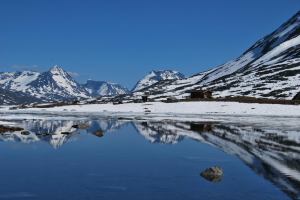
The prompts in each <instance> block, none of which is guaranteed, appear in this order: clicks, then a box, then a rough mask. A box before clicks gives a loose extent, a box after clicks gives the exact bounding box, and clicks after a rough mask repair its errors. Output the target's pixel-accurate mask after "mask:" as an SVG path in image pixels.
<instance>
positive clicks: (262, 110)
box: [0, 101, 300, 117]
mask: <svg viewBox="0 0 300 200" xmlns="http://www.w3.org/2000/svg"><path fill="white" fill-rule="evenodd" d="M0 113H6V114H9V113H11V114H60V115H82V114H91V115H102V116H111V115H112V116H118V115H120V116H155V115H158V116H161V115H162V116H176V115H184V116H194V117H196V116H201V115H202V116H216V115H217V116H236V117H238V116H269V117H272V116H274V117H300V105H282V104H259V103H239V102H219V101H218V102H213V101H207V102H204V101H199V102H177V103H163V102H147V103H124V104H118V105H114V104H111V103H108V104H85V105H66V106H59V107H51V108H26V109H17V110H9V107H5V108H2V109H0Z"/></svg>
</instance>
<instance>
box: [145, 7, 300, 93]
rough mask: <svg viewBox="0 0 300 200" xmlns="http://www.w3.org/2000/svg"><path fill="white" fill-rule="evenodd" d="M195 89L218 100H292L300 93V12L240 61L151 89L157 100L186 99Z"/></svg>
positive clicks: (159, 84) (239, 58)
mask: <svg viewBox="0 0 300 200" xmlns="http://www.w3.org/2000/svg"><path fill="white" fill-rule="evenodd" d="M195 88H208V89H211V90H212V91H213V93H214V96H220V97H225V96H242V95H244V96H252V97H264V98H279V99H292V98H293V97H294V96H295V95H296V94H297V93H298V92H299V91H300V12H298V13H297V14H296V15H295V16H293V17H292V18H291V19H290V20H288V21H287V22H286V23H284V24H283V25H282V26H280V27H279V28H278V29H277V30H276V31H274V32H273V33H271V34H270V35H267V36H266V37H264V38H262V39H261V40H259V41H258V42H256V43H255V44H254V45H253V46H252V47H251V48H249V49H248V50H247V51H246V52H245V53H243V54H242V55H241V56H240V57H238V58H237V59H234V60H232V61H229V62H227V63H225V64H223V65H221V66H218V67H216V68H214V69H212V70H209V71H207V72H203V73H199V74H196V75H194V76H192V77H189V78H187V79H182V80H176V81H172V82H166V83H165V82H160V83H157V84H155V87H149V88H147V90H148V91H152V94H155V95H154V96H153V98H161V97H165V96H176V97H178V98H184V97H185V96H187V95H188V91H189V90H191V89H195Z"/></svg>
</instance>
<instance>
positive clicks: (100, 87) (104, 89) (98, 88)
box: [83, 80, 129, 97]
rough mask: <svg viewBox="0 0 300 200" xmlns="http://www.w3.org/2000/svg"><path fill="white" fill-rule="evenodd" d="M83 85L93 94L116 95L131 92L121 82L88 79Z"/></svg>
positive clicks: (95, 95) (94, 95)
mask: <svg viewBox="0 0 300 200" xmlns="http://www.w3.org/2000/svg"><path fill="white" fill-rule="evenodd" d="M83 87H84V88H85V89H86V90H87V91H88V93H89V94H90V95H91V96H93V97H97V96H116V95H122V94H127V93H129V90H128V89H127V88H125V87H123V86H121V85H120V84H117V83H109V82H105V81H93V80H88V81H87V82H86V83H85V84H84V85H83Z"/></svg>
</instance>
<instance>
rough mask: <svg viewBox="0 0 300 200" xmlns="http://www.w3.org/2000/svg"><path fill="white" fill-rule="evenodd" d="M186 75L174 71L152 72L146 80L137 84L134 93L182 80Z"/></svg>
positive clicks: (143, 79)
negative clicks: (163, 82)
mask: <svg viewBox="0 0 300 200" xmlns="http://www.w3.org/2000/svg"><path fill="white" fill-rule="evenodd" d="M183 78H184V75H183V74H181V73H180V72H177V71H173V70H159V71H154V70H153V71H151V72H150V73H148V74H147V75H146V76H145V77H144V78H142V79H141V80H140V81H138V82H137V84H136V85H135V87H134V88H133V90H132V91H134V92H136V91H140V90H142V89H145V88H148V87H150V86H153V85H154V84H156V83H158V82H161V81H167V80H180V79H183Z"/></svg>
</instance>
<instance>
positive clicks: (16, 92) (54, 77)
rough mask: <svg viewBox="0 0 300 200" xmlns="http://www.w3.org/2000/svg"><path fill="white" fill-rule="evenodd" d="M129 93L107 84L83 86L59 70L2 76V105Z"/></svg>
mask: <svg viewBox="0 0 300 200" xmlns="http://www.w3.org/2000/svg"><path fill="white" fill-rule="evenodd" d="M127 92H128V90H127V89H126V88H125V87H122V86H120V85H118V84H115V83H108V82H104V81H91V80H89V81H87V83H86V84H79V83H77V82H76V81H75V80H74V79H73V78H72V77H71V75H69V74H68V73H67V72H66V71H65V70H63V69H62V68H61V67H59V66H54V67H52V68H51V69H50V70H49V71H46V72H42V73H39V72H33V71H23V72H1V73H0V104H21V103H32V102H38V103H39V102H52V101H62V100H72V99H73V100H75V99H87V98H92V97H97V96H111V95H119V94H124V93H127Z"/></svg>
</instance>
